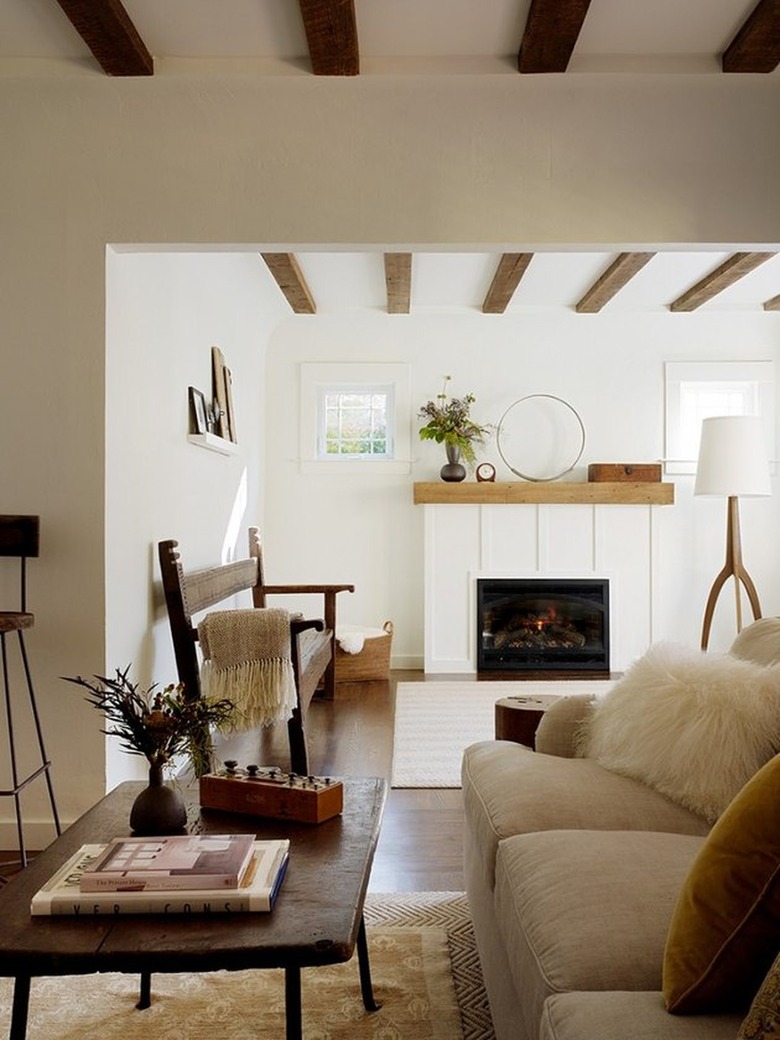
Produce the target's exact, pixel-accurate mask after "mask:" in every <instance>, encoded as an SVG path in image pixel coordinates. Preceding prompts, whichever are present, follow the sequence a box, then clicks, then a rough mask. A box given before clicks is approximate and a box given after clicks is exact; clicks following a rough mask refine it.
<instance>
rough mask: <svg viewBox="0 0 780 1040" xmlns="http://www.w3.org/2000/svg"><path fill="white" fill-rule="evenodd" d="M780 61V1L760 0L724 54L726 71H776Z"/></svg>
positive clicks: (724, 69) (722, 57)
mask: <svg viewBox="0 0 780 1040" xmlns="http://www.w3.org/2000/svg"><path fill="white" fill-rule="evenodd" d="M778 63H780V2H778V0H759V2H758V3H757V4H756V6H755V7H754V8H753V10H752V11H751V13H750V14H749V15H748V17H747V19H746V20H745V22H744V23H743V25H742V27H741V28H740V29H739V31H738V32H737V34H736V36H735V37H734V39H733V40H732V41H731V43H730V44H729V45H728V47H727V48H726V50H725V51H724V52H723V55H722V56H721V68H722V69H723V71H724V72H773V71H774V70H775V69H776V68H777V66H778Z"/></svg>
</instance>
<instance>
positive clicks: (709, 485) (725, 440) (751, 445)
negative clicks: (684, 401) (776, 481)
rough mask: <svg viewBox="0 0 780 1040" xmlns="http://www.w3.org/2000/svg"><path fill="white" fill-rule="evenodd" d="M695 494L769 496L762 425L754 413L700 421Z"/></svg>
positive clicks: (767, 464) (715, 417) (767, 465)
mask: <svg viewBox="0 0 780 1040" xmlns="http://www.w3.org/2000/svg"><path fill="white" fill-rule="evenodd" d="M693 493H694V495H727V496H731V495H771V494H772V486H771V483H770V480H769V462H768V460H767V451H766V442H765V441H764V428H763V424H762V422H761V419H760V417H759V416H757V415H719V416H714V417H712V418H709V419H704V420H703V421H702V424H701V441H700V444H699V464H698V466H697V469H696V483H695V485H694V489H693Z"/></svg>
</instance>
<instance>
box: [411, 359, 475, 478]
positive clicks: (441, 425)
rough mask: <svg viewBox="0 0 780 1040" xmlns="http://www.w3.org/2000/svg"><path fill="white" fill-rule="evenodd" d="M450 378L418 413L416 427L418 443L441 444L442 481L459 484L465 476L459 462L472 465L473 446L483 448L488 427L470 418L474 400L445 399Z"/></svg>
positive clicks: (470, 395) (446, 379)
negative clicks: (421, 422) (422, 421)
mask: <svg viewBox="0 0 780 1040" xmlns="http://www.w3.org/2000/svg"><path fill="white" fill-rule="evenodd" d="M451 379H452V376H445V377H444V385H443V386H442V391H441V393H440V394H437V396H436V400H435V401H428V403H427V404H425V405H423V407H422V408H421V409H420V413H419V416H420V418H421V419H425V420H426V421H425V425H424V426H422V427H420V440H423V441H436V443H437V444H443V445H444V449H445V451H446V453H447V463H446V465H444V466H443V467H442V469H441V472H440V476H441V479H442V480H447V481H453V482H454V481H460V480H463V479H464V478H465V476H466V469H465V467H464V466H463V465H462V464H461V461H460V460H461V458H463V459H464V461H465V462H466V463H467V464H468V465H469V466H473V465H474V463H475V461H476V457H477V456H476V452H475V450H474V446H475V445H477V444H484V443H485V440H486V438H487V437H488V435H489V433H490V430H491V427H490V426H482V425H481V424H480V423H477V422H475V421H474V420H473V419H472V418H471V414H470V412H471V406H472V404H473V403H474V401H475V400H476V398H475V397H474V395H473V394H471V393H469V394H466V395H465V396H463V397H448V396H447V383H448V382H449V381H450V380H451Z"/></svg>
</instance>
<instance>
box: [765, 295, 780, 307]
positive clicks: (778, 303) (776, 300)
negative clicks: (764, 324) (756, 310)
mask: <svg viewBox="0 0 780 1040" xmlns="http://www.w3.org/2000/svg"><path fill="white" fill-rule="evenodd" d="M764 310H765V311H780V296H773V297H772V299H771V300H767V301H766V303H765V304H764Z"/></svg>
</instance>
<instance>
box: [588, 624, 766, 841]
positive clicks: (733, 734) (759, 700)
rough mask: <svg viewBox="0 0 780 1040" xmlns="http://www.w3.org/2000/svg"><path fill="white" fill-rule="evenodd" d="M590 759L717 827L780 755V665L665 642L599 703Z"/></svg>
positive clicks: (594, 716) (590, 731)
mask: <svg viewBox="0 0 780 1040" xmlns="http://www.w3.org/2000/svg"><path fill="white" fill-rule="evenodd" d="M583 751H584V753H585V754H587V756H588V757H589V758H595V759H597V761H598V762H599V763H600V764H601V765H603V766H604V767H605V768H606V769H610V770H612V771H613V772H615V773H622V774H623V775H625V776H630V777H633V778H634V779H636V780H641V781H642V782H643V783H645V784H647V785H648V786H649V787H652V788H654V789H655V790H656V791H659V792H660V793H661V794H664V795H666V796H667V798H670V799H671V800H672V801H674V802H677V803H678V804H679V805H683V806H685V807H686V808H687V809H690V810H691V811H692V812H695V813H697V814H698V815H699V816H703V817H704V818H705V819H706V820H709V821H710V822H714V821H715V820H716V819H717V818H718V816H720V814H721V813H722V812H723V810H724V809H725V808H726V806H727V805H728V804H729V802H730V801H731V800H732V798H733V797H734V796H735V795H736V794H737V792H738V791H739V790H740V789H741V788H742V787H743V786H744V784H745V783H746V782H747V781H748V780H749V779H750V777H751V776H753V774H754V773H756V772H757V771H758V770H759V769H760V768H761V766H762V765H763V764H764V763H765V762H767V761H768V760H769V759H770V758H772V756H773V755H775V754H777V753H778V751H780V665H773V666H764V665H756V664H753V663H751V662H749V661H743V660H739V659H737V658H735V657H732V656H731V655H729V654H708V653H703V652H702V651H698V650H691V649H689V648H687V647H682V646H676V645H674V644H670V643H658V644H656V645H654V646H653V647H651V648H650V650H649V651H648V652H647V653H646V654H645V655H644V657H641V658H640V659H639V660H638V661H636V662H635V663H634V664H633V665H632V666H631V668H629V670H628V671H627V672H626V673H625V675H624V676H623V678H622V679H619V680H618V681H617V682H616V683H615V685H614V686H613V687H611V689H610V690H609V691H608V692H607V693H606V694H605V695H604V696H603V697H600V698H598V699H597V700H596V701H595V702H594V707H593V710H592V713H591V716H590V720H589V723H588V726H587V729H586V731H585V733H584V734H583Z"/></svg>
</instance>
